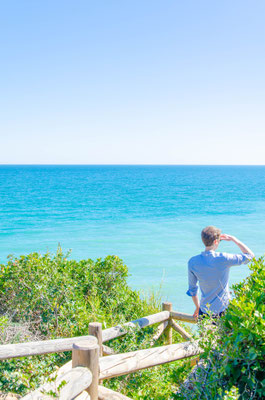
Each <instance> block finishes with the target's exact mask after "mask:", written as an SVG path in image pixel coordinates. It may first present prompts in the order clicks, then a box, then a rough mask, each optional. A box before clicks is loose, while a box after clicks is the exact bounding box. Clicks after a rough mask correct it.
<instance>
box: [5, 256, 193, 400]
mask: <svg viewBox="0 0 265 400" xmlns="http://www.w3.org/2000/svg"><path fill="white" fill-rule="evenodd" d="M127 277H128V269H127V267H126V266H125V265H124V264H123V262H122V261H121V260H120V259H119V258H118V257H116V256H108V257H106V258H105V259H104V260H102V259H98V260H96V261H92V260H90V259H88V260H81V261H78V262H77V261H75V260H70V259H69V258H68V256H67V255H64V254H63V253H62V251H61V250H60V249H59V250H58V252H57V254H56V255H55V256H53V255H50V254H48V253H47V254H45V255H40V254H38V253H32V254H29V255H27V256H21V257H19V258H13V257H10V259H9V261H8V263H7V264H6V265H1V266H0V311H1V317H0V335H1V343H10V342H21V341H29V340H36V339H47V338H56V337H70V336H78V335H84V334H85V335H86V334H87V332H88V325H89V322H91V321H98V322H101V323H102V324H103V329H104V328H106V327H110V326H115V325H117V324H118V323H123V322H126V321H129V320H132V319H136V318H139V317H142V316H144V315H148V314H152V313H155V312H157V311H158V310H159V309H160V298H159V296H154V295H152V294H150V295H149V296H148V297H144V296H140V294H139V293H138V292H137V291H133V290H132V289H131V288H130V287H129V286H128V285H127ZM154 330H155V327H149V328H147V329H144V330H142V331H136V332H132V333H131V334H129V335H127V336H126V337H124V338H121V339H120V340H115V341H112V342H111V346H112V347H115V348H116V349H117V350H119V351H129V350H133V349H139V348H144V347H149V346H150V341H151V337H152V335H153V333H154ZM179 340H180V338H179V337H178V341H179ZM70 357H71V354H70V353H69V352H68V353H64V354H51V355H47V356H36V357H25V358H21V359H14V360H6V361H4V362H2V364H1V366H0V391H12V392H16V393H19V394H24V393H26V392H27V391H29V390H32V389H33V388H35V387H36V386H38V385H39V384H40V382H41V379H40V378H42V377H47V376H48V375H49V374H50V373H51V372H52V371H53V370H54V367H55V366H56V365H57V366H60V365H62V364H64V363H65V362H66V361H68V360H69V359H70ZM186 365H187V368H189V367H188V366H189V363H188V362H179V363H173V364H171V365H166V366H162V367H157V368H153V369H152V370H148V371H147V370H146V371H140V372H139V373H135V374H132V375H130V376H127V377H120V378H116V379H112V380H110V381H109V382H108V383H106V384H108V385H109V386H110V387H112V388H115V389H117V390H119V391H121V392H123V393H127V394H128V395H131V396H132V397H133V398H135V399H157V400H158V399H161V400H162V399H165V398H168V397H169V396H170V394H171V393H172V390H174V388H175V387H176V382H177V381H178V380H179V379H176V376H177V375H178V374H179V375H180V374H181V372H182V370H183V369H185V368H186ZM40 371H41V373H40Z"/></svg>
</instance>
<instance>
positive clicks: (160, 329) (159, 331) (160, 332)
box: [150, 321, 168, 346]
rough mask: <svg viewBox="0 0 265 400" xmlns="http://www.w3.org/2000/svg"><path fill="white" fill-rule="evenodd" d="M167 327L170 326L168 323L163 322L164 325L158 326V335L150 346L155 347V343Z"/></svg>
mask: <svg viewBox="0 0 265 400" xmlns="http://www.w3.org/2000/svg"><path fill="white" fill-rule="evenodd" d="M167 326H168V321H164V322H162V324H160V325H159V326H158V328H157V331H156V334H155V335H154V336H153V338H152V340H151V343H150V346H153V345H154V344H155V342H156V341H157V340H158V339H159V338H160V336H161V335H162V334H163V332H164V331H165V329H166V328H167Z"/></svg>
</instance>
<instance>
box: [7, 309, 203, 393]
mask: <svg viewBox="0 0 265 400" xmlns="http://www.w3.org/2000/svg"><path fill="white" fill-rule="evenodd" d="M176 320H179V321H185V322H189V323H196V320H195V319H194V318H193V316H192V315H189V314H184V313H179V312H176V311H173V310H172V304H171V303H163V311H161V312H159V313H157V314H152V315H149V316H147V317H143V318H140V319H137V320H135V321H131V322H128V323H125V324H123V325H118V326H115V327H113V328H108V329H104V330H102V325H101V324H100V323H97V322H93V323H90V324H89V335H88V336H80V337H74V338H69V339H56V340H45V341H40V342H28V343H16V344H7V345H2V346H0V360H5V359H10V358H16V357H25V356H32V355H41V354H48V353H57V352H64V351H72V361H69V362H68V363H66V364H65V365H63V366H62V367H61V368H60V369H59V370H58V371H57V372H56V373H54V374H53V375H52V376H51V377H50V379H49V382H48V383H46V384H44V385H43V386H41V387H40V388H39V389H37V390H35V391H34V392H31V393H29V394H28V395H26V396H25V397H23V400H44V399H47V400H48V399H54V398H57V399H61V400H73V399H75V400H89V399H90V400H98V399H99V400H105V399H109V400H126V399H127V400H129V398H128V397H126V396H124V395H122V394H120V393H117V392H114V391H112V390H110V389H107V388H105V387H104V386H102V381H103V380H104V379H109V378H113V377H115V376H121V375H126V374H130V373H133V372H136V371H139V370H141V369H145V368H151V367H154V366H156V365H161V364H165V363H169V362H172V361H176V360H181V359H183V358H188V357H194V356H198V354H199V353H200V352H201V350H200V349H199V346H198V344H197V343H196V342H192V341H191V340H190V339H191V336H190V335H189V333H188V332H186V331H185V329H183V328H182V327H181V326H180V325H178V324H177V322H176ZM153 324H159V326H158V328H157V331H156V333H155V335H154V337H153V339H152V341H151V347H150V348H148V349H145V350H137V351H132V352H128V353H119V354H115V352H114V350H113V349H112V348H111V347H109V346H106V345H104V343H105V342H108V341H110V340H113V339H116V338H118V337H120V336H122V335H125V334H126V333H128V331H130V330H131V329H132V328H145V327H146V326H150V325H153ZM172 329H174V330H175V331H177V332H178V333H179V334H180V335H181V336H182V337H183V338H184V339H185V340H186V341H185V342H181V343H176V344H172ZM162 334H165V340H166V343H167V345H165V346H159V347H152V346H153V345H154V344H155V342H156V341H157V340H158V339H159V337H160V336H161V335H162ZM104 356H107V357H104Z"/></svg>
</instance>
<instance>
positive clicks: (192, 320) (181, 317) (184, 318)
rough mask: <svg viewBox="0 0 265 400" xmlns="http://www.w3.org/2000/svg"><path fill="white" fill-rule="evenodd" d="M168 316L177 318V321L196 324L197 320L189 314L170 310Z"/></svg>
mask: <svg viewBox="0 0 265 400" xmlns="http://www.w3.org/2000/svg"><path fill="white" fill-rule="evenodd" d="M170 316H171V318H173V319H177V320H179V321H185V322H190V323H191V324H196V323H197V320H196V319H195V318H194V317H193V315H191V314H185V313H181V312H177V311H171V312H170Z"/></svg>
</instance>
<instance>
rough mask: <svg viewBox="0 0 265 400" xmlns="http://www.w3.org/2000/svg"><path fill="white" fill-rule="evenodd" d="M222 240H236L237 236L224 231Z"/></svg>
mask: <svg viewBox="0 0 265 400" xmlns="http://www.w3.org/2000/svg"><path fill="white" fill-rule="evenodd" d="M220 240H226V241H227V242H231V241H232V242H234V240H235V237H234V236H232V235H227V234H226V233H224V234H222V235H221V236H220Z"/></svg>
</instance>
